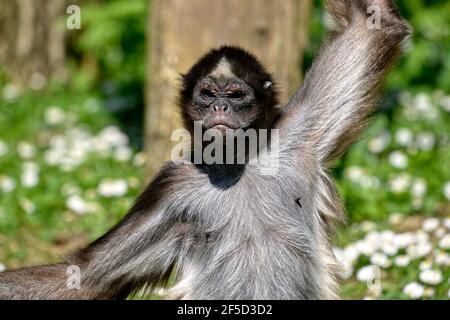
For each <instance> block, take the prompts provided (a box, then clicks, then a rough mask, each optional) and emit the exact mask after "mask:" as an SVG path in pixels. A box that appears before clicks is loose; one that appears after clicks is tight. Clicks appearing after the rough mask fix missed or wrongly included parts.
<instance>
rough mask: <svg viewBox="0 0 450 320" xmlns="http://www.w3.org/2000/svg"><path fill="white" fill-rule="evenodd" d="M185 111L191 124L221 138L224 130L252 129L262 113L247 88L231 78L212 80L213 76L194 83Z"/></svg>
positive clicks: (244, 84)
mask: <svg viewBox="0 0 450 320" xmlns="http://www.w3.org/2000/svg"><path fill="white" fill-rule="evenodd" d="M189 109H190V110H189V115H190V117H191V118H192V120H194V121H202V122H203V128H204V129H206V130H207V129H212V128H214V129H217V130H219V131H220V132H221V133H222V134H225V133H226V130H227V129H239V128H241V129H247V128H250V127H254V126H255V124H256V122H257V121H258V119H259V118H260V117H261V115H262V112H263V108H262V106H260V105H259V104H258V100H257V99H256V94H255V91H254V90H253V88H252V87H251V86H249V85H248V84H247V83H245V82H244V81H243V80H241V79H239V78H237V77H234V76H232V75H227V76H224V75H220V76H219V77H216V76H215V75H214V73H213V74H211V75H209V76H207V77H206V78H204V79H202V80H201V81H199V82H198V83H197V85H196V86H195V88H194V92H193V98H192V104H191V106H190V107H189Z"/></svg>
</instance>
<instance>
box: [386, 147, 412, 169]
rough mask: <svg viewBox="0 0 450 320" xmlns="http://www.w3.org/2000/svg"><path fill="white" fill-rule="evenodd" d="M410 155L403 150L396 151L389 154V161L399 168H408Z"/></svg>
mask: <svg viewBox="0 0 450 320" xmlns="http://www.w3.org/2000/svg"><path fill="white" fill-rule="evenodd" d="M408 162H409V161H408V157H407V156H406V154H404V153H403V152H401V151H394V152H392V153H391V154H390V155H389V163H390V164H391V166H393V167H394V168H397V169H406V168H407V167H408Z"/></svg>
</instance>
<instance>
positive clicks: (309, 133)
mask: <svg viewBox="0 0 450 320" xmlns="http://www.w3.org/2000/svg"><path fill="white" fill-rule="evenodd" d="M327 7H328V11H329V13H330V15H331V16H332V18H333V20H334V21H335V23H336V24H337V30H336V31H335V32H334V33H332V34H330V36H329V39H328V41H327V43H326V44H325V45H324V46H323V48H322V49H321V51H320V53H319V55H318V57H317V58H316V60H315V62H314V64H313V65H312V67H311V70H310V71H309V72H308V74H307V75H306V77H305V82H304V84H303V86H302V88H301V89H300V90H299V91H298V92H297V93H296V94H295V95H294V96H293V97H292V99H291V101H290V102H289V103H288V105H287V106H286V107H285V109H284V112H283V114H284V115H283V116H282V118H281V120H280V123H279V127H280V128H281V129H284V130H286V131H287V134H288V135H289V136H292V137H291V138H290V139H289V141H292V142H293V143H297V144H301V145H306V146H308V147H310V148H311V149H312V152H313V153H314V154H315V155H316V156H317V160H318V161H319V162H320V163H321V164H323V165H325V166H327V165H329V164H330V163H331V162H332V161H333V160H335V159H336V158H337V157H338V156H340V155H341V154H342V153H343V152H344V151H345V150H346V149H347V148H348V147H349V146H350V145H351V144H352V143H353V142H354V141H355V140H356V139H357V137H358V133H360V131H361V130H362V129H363V128H364V127H365V126H366V124H367V118H368V116H369V115H370V114H371V113H372V112H373V111H374V108H375V104H376V102H377V101H376V100H377V95H378V91H379V87H380V84H381V82H382V80H383V79H384V76H385V75H386V73H387V71H388V70H389V67H390V66H391V65H392V64H393V63H394V62H395V61H396V58H398V56H399V54H400V53H401V48H402V45H403V43H404V42H405V39H406V38H407V37H408V35H409V34H410V32H411V31H410V27H409V25H408V23H407V22H406V21H405V20H403V19H402V18H401V16H400V15H399V13H398V11H397V9H396V8H395V6H394V4H393V1H392V0H355V1H352V0H330V1H327Z"/></svg>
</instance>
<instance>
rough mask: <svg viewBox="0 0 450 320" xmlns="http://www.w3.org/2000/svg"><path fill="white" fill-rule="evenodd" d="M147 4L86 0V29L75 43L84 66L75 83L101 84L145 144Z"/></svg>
mask: <svg viewBox="0 0 450 320" xmlns="http://www.w3.org/2000/svg"><path fill="white" fill-rule="evenodd" d="M147 6H148V1H147V0H134V1H127V0H108V1H106V0H98V1H91V2H87V1H86V3H85V4H83V11H82V19H83V20H82V24H83V28H82V32H81V34H80V36H79V37H78V38H77V39H75V42H74V45H73V50H74V53H75V55H76V56H77V57H78V58H79V59H81V63H82V66H84V67H83V68H81V72H76V74H77V75H76V77H75V82H76V83H75V84H74V85H75V86H76V87H78V88H80V87H81V88H83V86H86V83H88V84H90V87H88V89H93V88H98V87H99V85H100V88H101V91H102V94H103V95H104V97H105V99H106V101H105V103H106V107H107V108H108V109H109V111H110V112H111V113H112V114H113V115H115V116H116V117H117V119H118V120H119V121H120V123H121V125H122V128H123V129H124V130H126V132H127V134H128V135H129V136H130V138H131V141H132V143H134V144H136V145H138V146H141V145H142V116H141V115H142V113H143V106H144V85H145V71H146V69H145V66H146V64H145V48H146V46H145V43H146V32H145V31H146V23H147ZM77 70H79V69H77ZM93 76H94V77H93ZM77 80H78V81H77Z"/></svg>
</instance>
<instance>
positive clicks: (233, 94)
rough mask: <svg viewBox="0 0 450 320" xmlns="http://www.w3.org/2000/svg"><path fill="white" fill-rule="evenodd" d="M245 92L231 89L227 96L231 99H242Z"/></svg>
mask: <svg viewBox="0 0 450 320" xmlns="http://www.w3.org/2000/svg"><path fill="white" fill-rule="evenodd" d="M245 95H246V94H245V92H244V91H240V90H238V91H233V92H231V93H230V94H229V95H228V97H230V98H231V99H242V98H244V97H245Z"/></svg>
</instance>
